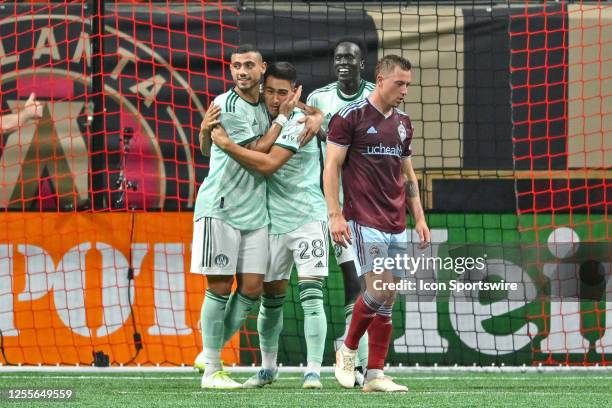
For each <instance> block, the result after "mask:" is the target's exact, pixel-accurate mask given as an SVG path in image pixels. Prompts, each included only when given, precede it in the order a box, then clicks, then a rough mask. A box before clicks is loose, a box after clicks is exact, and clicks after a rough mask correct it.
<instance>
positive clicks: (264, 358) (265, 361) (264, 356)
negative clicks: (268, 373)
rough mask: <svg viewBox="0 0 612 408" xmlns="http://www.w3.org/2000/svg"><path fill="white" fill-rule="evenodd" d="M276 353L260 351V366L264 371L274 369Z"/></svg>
mask: <svg viewBox="0 0 612 408" xmlns="http://www.w3.org/2000/svg"><path fill="white" fill-rule="evenodd" d="M277 356H278V351H272V352H270V351H263V350H262V351H261V366H262V367H263V368H264V369H266V370H275V369H276V358H277Z"/></svg>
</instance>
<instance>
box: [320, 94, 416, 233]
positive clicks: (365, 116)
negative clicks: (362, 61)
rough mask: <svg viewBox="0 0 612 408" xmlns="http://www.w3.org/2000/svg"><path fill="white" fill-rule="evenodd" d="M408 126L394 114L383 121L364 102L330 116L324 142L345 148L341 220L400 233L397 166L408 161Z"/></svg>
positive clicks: (402, 215)
mask: <svg viewBox="0 0 612 408" xmlns="http://www.w3.org/2000/svg"><path fill="white" fill-rule="evenodd" d="M411 140H412V123H411V122H410V118H409V117H408V115H407V114H405V113H404V112H402V111H400V110H399V109H393V113H391V115H390V116H389V117H387V118H385V116H384V115H383V114H382V113H381V112H380V111H379V110H378V109H376V108H375V107H374V106H373V105H372V104H371V103H370V101H369V99H368V98H366V99H363V100H361V101H358V102H354V103H352V104H350V105H348V106H346V107H345V108H344V109H342V110H340V111H339V112H338V113H337V114H336V115H334V116H333V117H332V119H331V121H330V123H329V135H328V142H329V143H333V144H336V145H339V146H344V147H346V148H348V151H347V155H346V159H345V161H344V164H343V166H342V187H343V189H344V208H343V213H344V216H345V217H346V219H347V220H353V221H355V222H357V223H358V224H361V225H364V226H367V227H372V228H376V229H377V230H380V231H384V232H389V233H399V232H402V231H403V230H404V229H406V193H405V191H404V177H403V175H402V160H403V159H404V158H406V157H409V156H410V154H411V153H412V152H411V150H410V141H411Z"/></svg>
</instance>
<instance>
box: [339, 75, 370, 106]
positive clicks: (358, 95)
mask: <svg viewBox="0 0 612 408" xmlns="http://www.w3.org/2000/svg"><path fill="white" fill-rule="evenodd" d="M365 85H366V81H365V79H362V80H361V82H360V83H359V88H358V89H357V93H356V94H355V95H353V96H349V97H348V98H347V97H345V96H344V95H342V92H340V87H339V86H338V84H337V83H336V94H337V95H338V98H340V99H342V100H343V101H346V102H351V101H354V100H356V99H357V98H359V97H360V96H361V94H363V90H364V88H365Z"/></svg>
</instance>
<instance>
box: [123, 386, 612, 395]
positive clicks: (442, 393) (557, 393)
mask: <svg viewBox="0 0 612 408" xmlns="http://www.w3.org/2000/svg"><path fill="white" fill-rule="evenodd" d="M268 389H269V390H270V393H273V394H274V395H292V396H293V395H296V394H303V395H313V394H314V395H339V394H340V392H341V391H340V392H339V391H338V390H330V391H311V390H308V391H302V390H299V391H298V390H292V391H281V390H276V389H274V388H268ZM115 392H116V393H117V394H125V395H132V394H136V395H144V394H155V395H183V396H184V395H185V394H190V395H203V396H206V395H211V394H212V395H236V394H238V393H241V392H252V390H249V389H237V390H234V391H212V390H211V391H192V392H189V393H185V392H178V391H149V390H148V391H115ZM347 392H351V391H347ZM353 392H356V393H357V392H358V393H360V394H361V395H363V396H366V395H376V396H380V394H379V393H376V392H363V393H362V392H360V391H359V390H358V389H355V390H354V391H353ZM492 394H495V395H521V396H529V395H532V396H535V395H555V396H559V391H558V390H550V392H547V391H501V390H492V391H472V390H470V391H414V392H412V391H411V390H408V392H406V393H395V394H394V395H398V396H399V395H406V396H410V395H411V396H414V395H492ZM598 394H601V395H608V394H610V393H604V392H598V393H591V395H598ZM562 395H563V396H567V395H576V396H584V392H563V394H562Z"/></svg>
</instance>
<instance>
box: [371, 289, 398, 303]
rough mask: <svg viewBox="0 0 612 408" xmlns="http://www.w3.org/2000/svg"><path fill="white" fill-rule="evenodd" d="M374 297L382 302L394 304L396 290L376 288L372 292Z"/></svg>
mask: <svg viewBox="0 0 612 408" xmlns="http://www.w3.org/2000/svg"><path fill="white" fill-rule="evenodd" d="M372 297H373V298H374V299H375V300H376V302H377V303H380V304H388V303H391V304H393V301H394V300H395V292H394V291H391V290H376V291H374V292H373V293H372Z"/></svg>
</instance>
